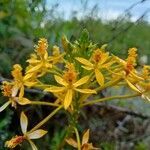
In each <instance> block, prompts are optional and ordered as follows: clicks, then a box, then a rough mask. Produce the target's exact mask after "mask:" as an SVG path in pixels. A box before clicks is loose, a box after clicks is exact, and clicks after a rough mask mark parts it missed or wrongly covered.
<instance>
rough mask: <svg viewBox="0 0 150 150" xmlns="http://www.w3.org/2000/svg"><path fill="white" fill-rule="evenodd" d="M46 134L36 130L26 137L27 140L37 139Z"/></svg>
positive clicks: (43, 131)
mask: <svg viewBox="0 0 150 150" xmlns="http://www.w3.org/2000/svg"><path fill="white" fill-rule="evenodd" d="M46 133H47V131H45V130H42V129H38V130H35V131H33V132H31V133H28V134H27V136H28V138H29V139H39V138H41V137H42V136H44V135H45V134H46Z"/></svg>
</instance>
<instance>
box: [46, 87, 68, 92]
mask: <svg viewBox="0 0 150 150" xmlns="http://www.w3.org/2000/svg"><path fill="white" fill-rule="evenodd" d="M64 90H65V87H57V86H52V87H50V88H46V89H45V90H44V91H46V92H52V93H53V92H54V93H57V92H62V91H64Z"/></svg>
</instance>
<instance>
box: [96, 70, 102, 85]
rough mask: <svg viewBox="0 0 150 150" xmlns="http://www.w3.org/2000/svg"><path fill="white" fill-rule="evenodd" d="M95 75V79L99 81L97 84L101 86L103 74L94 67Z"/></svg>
mask: <svg viewBox="0 0 150 150" xmlns="http://www.w3.org/2000/svg"><path fill="white" fill-rule="evenodd" d="M95 76H96V80H97V82H98V83H99V85H101V86H103V85H104V76H103V75H102V73H101V72H100V71H99V70H98V69H95Z"/></svg>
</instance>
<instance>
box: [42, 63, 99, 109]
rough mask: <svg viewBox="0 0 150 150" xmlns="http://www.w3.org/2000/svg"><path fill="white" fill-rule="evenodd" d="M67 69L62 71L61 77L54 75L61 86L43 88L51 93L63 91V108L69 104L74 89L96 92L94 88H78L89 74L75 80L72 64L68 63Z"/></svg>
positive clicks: (87, 78)
mask: <svg viewBox="0 0 150 150" xmlns="http://www.w3.org/2000/svg"><path fill="white" fill-rule="evenodd" d="M67 69H68V70H67V71H66V72H65V73H64V76H63V78H62V77H60V76H57V75H55V76H54V78H55V80H56V82H57V83H59V84H61V85H62V87H58V86H52V87H50V88H46V89H45V91H48V92H52V93H60V92H61V93H63V94H64V95H65V98H64V104H63V105H64V108H65V109H67V108H68V107H69V106H70V104H71V102H72V99H73V95H74V92H75V91H77V92H80V93H91V94H92V93H96V91H95V90H91V89H79V88H78V87H79V86H81V85H83V84H85V83H86V82H87V81H88V80H89V76H85V77H83V78H81V79H80V80H78V81H77V73H76V71H75V68H74V65H73V64H68V65H67Z"/></svg>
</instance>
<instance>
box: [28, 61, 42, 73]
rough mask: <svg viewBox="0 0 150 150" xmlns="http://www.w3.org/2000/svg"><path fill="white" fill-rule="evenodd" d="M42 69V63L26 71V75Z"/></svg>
mask: <svg viewBox="0 0 150 150" xmlns="http://www.w3.org/2000/svg"><path fill="white" fill-rule="evenodd" d="M41 67H42V63H40V64H38V65H37V66H34V67H32V68H31V69H29V70H28V71H27V73H32V72H36V71H38V70H39V69H40V68H41Z"/></svg>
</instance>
